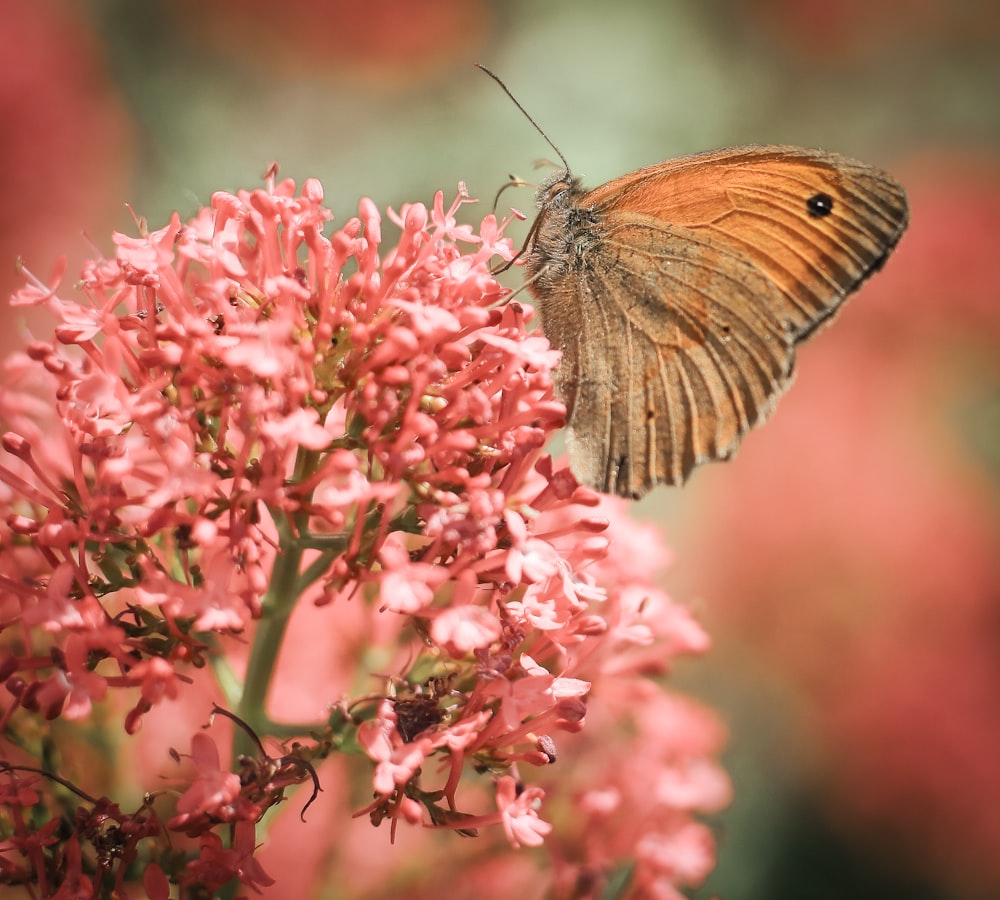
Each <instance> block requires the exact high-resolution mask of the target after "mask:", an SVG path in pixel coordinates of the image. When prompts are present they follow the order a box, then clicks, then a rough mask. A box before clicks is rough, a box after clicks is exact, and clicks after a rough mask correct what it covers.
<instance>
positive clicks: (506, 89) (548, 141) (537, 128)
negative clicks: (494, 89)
mask: <svg viewBox="0 0 1000 900" xmlns="http://www.w3.org/2000/svg"><path fill="white" fill-rule="evenodd" d="M475 66H476V68H477V69H481V70H482V71H483V72H485V73H486V74H487V75H489V76H490V78H492V79H493V80H494V81H495V82H496V83H497V84H499V85H500V87H501V88H503V92H504V93H505V94H506V95H507V96H508V97H510V100H511V102H512V103H513V104H514V106H516V107H517V108H518V109H519V110H521V115H523V116H524V118H526V119H527V120H528V121H529V122H531V124H532V125H533V126H534V129H535V131H537V132H538V133H539V134H540V135H541V136H542V137H543V138H544V139H545V143H546V144H548V145H549V146H550V147H551V148H552V149H553V150H555V151H556V156H558V157H559V158H560V159H561V160H562V164H563V168H564V169H565V170H566V171H567V172H568V171H569V163H568V162H566V157H565V156H563V155H562V151H561V150H560V149H559V148H558V147H557V146H556V145H555V144H553V143H552V139H551V138H550V137H549V136H548V135H547V134H546V133H545V132H544V131H542V127H541V125H539V124H538V123H537V122H536V121H535V120H534V119H533V118H531V116H529V115H528V111H527V110H526V109H525V108H524V107H523V106H521V104H520V103H519V102H518V99H517V97H515V96H514V95H513V94H512V93H511V92H510V88H509V87H507V85H505V84H504V83H503V82H502V81H501V80H500V76H499V75H494V74H493V73H492V72H491V71H490V70H489V69H487V68H486V66H483V65H480V64H479V63H475Z"/></svg>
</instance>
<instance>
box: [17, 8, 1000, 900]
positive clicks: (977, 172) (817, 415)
mask: <svg viewBox="0 0 1000 900" xmlns="http://www.w3.org/2000/svg"><path fill="white" fill-rule="evenodd" d="M0 13H2V19H0V21H2V27H0V60H3V68H2V72H0V123H2V125H0V128H2V132H3V140H2V141H0V183H2V184H3V190H2V191H0V263H2V264H0V293H2V294H3V295H4V296H6V295H7V294H9V292H10V291H11V290H12V289H13V288H14V287H15V286H16V285H17V284H18V279H17V276H16V274H15V272H14V259H15V257H16V256H18V255H21V256H22V257H23V258H24V260H25V262H26V264H27V266H28V267H29V268H30V269H31V271H32V272H34V273H35V274H36V275H37V276H39V277H41V278H43V279H45V278H47V277H48V274H49V272H50V270H51V269H52V266H53V264H54V263H55V261H56V259H57V257H59V256H60V255H66V256H68V258H69V266H70V268H69V271H70V273H71V274H72V273H73V272H74V271H75V268H74V267H75V266H78V264H79V261H80V260H82V259H83V258H85V257H86V256H88V255H91V254H92V253H93V246H92V245H96V246H97V247H98V248H100V249H101V250H103V251H110V249H111V246H110V240H109V233H110V229H111V228H118V229H121V230H127V231H134V228H135V226H134V224H133V221H132V215H133V212H134V214H135V215H136V216H142V217H145V218H147V219H148V220H149V221H150V222H151V223H153V224H154V225H159V224H160V223H162V222H164V221H165V220H166V217H167V216H168V214H169V213H170V212H171V211H172V210H174V209H178V210H180V211H181V213H182V214H183V213H185V212H191V211H192V210H194V209H195V208H196V206H198V205H199V204H200V203H202V202H205V201H206V200H207V199H208V197H209V195H210V193H211V192H212V191H214V190H217V189H235V188H238V187H254V186H257V185H258V184H260V179H261V175H262V173H263V172H264V171H265V170H266V168H267V167H268V165H269V164H270V163H271V162H272V161H275V160H276V161H278V162H279V163H280V166H281V172H282V174H284V175H288V176H291V177H293V178H295V179H296V180H299V181H301V180H302V179H303V178H305V177H307V176H317V177H319V178H320V179H321V180H322V181H323V183H324V186H325V189H326V195H327V199H328V202H329V204H330V205H331V206H332V207H333V208H334V210H336V211H338V219H339V220H340V221H343V220H344V219H346V218H348V217H349V216H350V215H351V214H352V213H353V211H354V210H355V209H356V204H357V201H358V199H359V197H360V196H362V195H368V196H371V197H372V198H373V199H374V200H375V201H376V203H377V204H378V205H379V206H382V207H385V206H387V205H393V206H397V207H398V206H399V204H401V203H403V202H406V201H417V200H422V201H425V202H430V201H431V200H432V199H433V196H434V193H435V191H437V190H439V189H440V190H443V191H444V192H445V195H446V196H447V197H451V196H452V195H453V194H454V192H455V189H456V186H457V183H458V181H459V180H463V181H465V182H466V183H467V184H468V187H469V191H470V192H471V194H472V195H473V196H477V197H480V198H483V201H484V203H483V205H482V212H484V213H485V212H486V211H488V208H489V205H490V202H491V200H492V198H493V196H494V194H495V192H496V190H497V188H498V187H499V186H500V185H501V184H503V182H504V181H505V179H506V178H507V176H508V173H510V172H515V173H517V174H518V175H520V176H522V177H524V178H527V179H529V180H530V179H532V178H534V177H537V176H536V174H535V171H534V169H533V168H532V164H533V161H534V160H535V159H537V158H540V157H551V156H552V152H551V150H550V148H549V147H547V146H546V145H545V144H544V142H543V141H542V140H541V138H540V137H539V136H538V135H537V134H536V133H535V132H534V131H533V130H532V128H531V127H530V125H529V124H528V123H527V122H526V121H525V119H524V118H523V117H522V116H521V115H520V113H519V112H518V111H517V110H516V109H515V108H514V106H513V105H512V104H511V103H510V102H509V100H508V99H507V98H506V97H505V96H504V95H503V94H502V92H501V91H500V90H499V89H498V88H497V87H496V85H494V84H493V83H492V82H490V81H489V80H488V79H487V78H485V77H484V76H483V75H481V74H480V73H479V72H477V71H476V70H475V69H474V68H472V63H473V62H484V63H487V64H488V65H490V66H491V67H492V68H493V69H494V70H495V71H496V72H498V73H499V74H501V75H502V76H503V77H504V79H505V80H506V81H507V83H508V84H509V86H510V88H511V90H512V91H514V92H515V93H516V95H517V96H518V97H519V99H520V100H521V102H522V103H523V104H524V106H525V107H526V108H527V109H528V110H529V111H530V112H531V114H532V115H533V116H534V117H535V118H536V120H537V121H538V122H539V123H540V124H541V125H542V127H543V128H544V129H545V130H546V131H547V132H548V134H549V135H550V136H551V137H552V139H553V140H554V141H556V143H557V144H558V145H559V147H560V148H561V150H562V152H563V153H564V154H565V155H566V157H567V158H568V159H569V160H570V162H571V163H572V165H573V168H574V170H575V171H576V172H577V173H578V174H582V175H584V176H585V178H586V180H587V182H588V183H590V184H592V185H597V184H599V183H601V182H603V181H605V180H607V179H609V178H611V177H614V176H616V175H619V174H622V173H623V172H626V171H628V170H631V169H634V168H638V167H639V166H642V165H647V164H650V163H654V162H657V161H659V160H661V159H663V158H666V157H670V156H676V155H680V154H683V153H687V152H692V151H695V150H701V149H708V148H711V147H717V146H724V145H728V144H739V143H750V142H760V143H791V144H800V145H805V146H818V147H824V148H827V149H832V150H838V151H840V152H842V153H846V154H848V155H852V156H857V157H860V158H862V159H866V160H868V161H871V162H873V163H876V164H879V165H881V166H883V167H884V168H887V169H889V170H890V171H892V172H893V173H894V174H895V175H896V176H897V177H898V178H899V179H900V180H902V181H903V182H904V184H905V185H906V186H907V189H908V191H909V194H910V198H911V205H912V224H911V227H910V230H909V232H908V233H907V235H906V236H905V237H904V239H903V242H902V244H901V245H900V247H899V249H898V251H897V252H896V254H895V255H894V256H893V257H892V259H891V260H890V262H889V264H888V265H887V267H886V269H885V271H884V273H882V274H881V275H879V276H878V277H877V278H875V279H874V280H873V281H871V282H870V283H869V284H867V285H866V286H865V288H864V289H863V290H862V291H861V292H860V293H859V294H858V295H857V296H856V297H855V298H854V299H853V300H852V301H851V302H850V303H849V304H848V307H847V309H846V311H845V312H844V313H843V314H842V315H841V316H840V318H839V319H838V320H837V322H836V323H835V325H834V326H833V327H831V328H829V329H828V330H826V331H824V332H823V333H822V334H821V335H820V336H819V337H818V338H817V339H816V340H815V342H813V343H812V344H810V345H809V346H808V347H807V348H806V349H805V350H804V352H803V353H802V354H801V356H800V360H799V363H800V365H799V377H798V380H797V383H796V384H795V386H794V387H793V388H792V390H791V392H790V394H789V395H788V396H787V397H786V398H785V399H784V400H783V402H782V403H781V404H780V406H779V408H778V411H777V413H776V415H775V416H774V417H773V420H772V421H771V422H770V423H769V424H768V425H767V426H766V427H765V428H763V429H762V430H760V431H759V432H755V433H754V434H752V435H751V436H750V437H749V438H748V439H747V440H746V442H745V444H744V447H743V448H742V449H741V451H740V454H739V455H738V457H737V458H736V459H735V461H733V462H731V463H728V464H726V465H716V466H708V467H706V468H705V469H703V470H702V471H699V472H698V473H696V475H695V477H694V478H693V480H692V482H691V483H690V485H689V486H688V487H686V488H684V489H683V490H669V489H660V490H657V491H655V492H653V494H651V495H650V496H649V497H647V498H646V499H645V500H644V501H642V502H641V503H639V504H637V505H636V508H635V514H636V515H638V516H642V517H646V518H650V519H656V520H659V521H662V522H663V523H664V525H665V527H666V528H667V529H668V533H669V536H670V540H671V543H672V546H673V547H674V548H675V551H676V560H675V562H674V565H673V568H672V573H671V578H670V583H669V587H670V589H671V590H672V592H673V593H674V595H675V596H677V597H678V598H682V599H684V600H686V601H688V602H690V603H691V604H693V605H694V606H695V607H696V608H697V609H698V611H699V613H700V615H701V616H702V617H703V618H704V620H705V621H706V622H707V623H708V625H709V628H710V630H711V632H712V634H713V635H714V638H715V647H714V650H713V652H712V654H711V655H710V657H709V658H707V659H701V660H697V661H693V662H691V663H690V664H687V665H685V666H684V667H683V668H682V669H681V670H679V671H678V672H677V673H676V679H677V683H679V684H681V685H683V686H684V688H685V689H686V690H687V691H689V692H690V693H692V694H694V695H696V696H698V697H700V698H702V699H703V700H704V701H706V702H708V703H710V704H712V705H714V706H715V707H716V708H717V709H719V710H720V711H721V712H722V715H723V716H724V718H725V720H726V722H727V724H728V728H729V731H730V738H729V747H728V750H727V752H726V764H727V767H728V769H729V771H730V773H731V774H732V776H733V779H734V782H735V788H736V799H735V801H734V803H733V804H732V806H731V808H730V809H728V810H727V811H726V812H725V813H724V814H723V815H721V816H720V817H719V818H718V820H717V822H716V823H715V824H716V828H717V833H718V838H719V864H718V868H717V870H716V872H715V873H714V874H713V876H712V877H711V879H710V880H709V882H708V883H707V884H706V885H705V886H704V888H703V889H701V890H700V891H699V892H698V894H697V896H698V897H702V898H709V897H713V896H716V895H721V896H722V897H724V898H726V900H744V898H745V900H784V898H788V900H802V898H806V900H809V898H816V900H827V898H841V897H844V898H887V897H906V898H911V900H952V898H955V900H980V898H982V900H989V898H996V897H998V896H1000V263H998V260H997V257H998V255H1000V103H998V100H997V98H998V94H1000V4H997V3H996V2H995V0H905V2H904V0H881V2H878V3H873V2H870V0H744V2H738V0H702V2H697V3H696V2H689V3H684V2H681V0H671V2H663V0H658V2H653V0H650V2H639V0H616V2H613V3H612V2H608V3H598V2H593V0H591V2H586V0H576V2H571V0H557V2H546V3H540V2H528V0H518V2H507V3H502V2H499V0H496V2H487V0H420V2H414V0H367V2H361V3H359V2H356V0H354V2H347V0H282V2H281V3H275V2H273V0H170V2H144V3H136V2H134V0H94V2H77V3H70V2H57V0H0ZM503 200H504V203H508V204H513V205H516V206H519V207H520V208H521V209H524V210H525V211H526V212H529V213H530V206H531V203H532V198H531V193H530V191H528V190H521V191H511V192H508V193H506V194H504V197H503ZM126 203H128V204H129V206H130V209H128V208H126V206H125V204H126ZM130 210H131V211H130ZM523 233H524V228H523V227H522V228H521V230H520V232H518V231H517V230H516V229H515V230H513V231H512V234H513V235H515V236H517V235H518V234H522V235H523ZM516 282H517V277H516V273H515V275H514V277H513V282H512V283H516ZM0 315H2V317H3V318H2V321H3V323H4V326H5V327H3V328H2V329H0V351H2V352H7V351H9V350H10V349H11V348H12V347H13V346H15V344H16V343H18V342H19V341H20V333H21V332H22V330H23V329H24V328H28V329H30V328H31V327H32V325H33V321H32V319H31V318H30V317H25V315H24V313H23V312H18V313H16V314H15V313H12V312H11V311H10V310H9V309H7V308H6V307H4V308H3V309H2V312H0ZM35 327H39V328H40V327H41V326H38V325H36V326H35ZM372 840H373V841H376V842H379V844H380V846H382V845H385V846H384V853H386V854H391V853H392V850H390V849H389V848H388V846H387V841H386V836H385V835H384V834H382V833H373V836H372ZM289 852H292V853H294V848H292V849H291V850H290V851H289Z"/></svg>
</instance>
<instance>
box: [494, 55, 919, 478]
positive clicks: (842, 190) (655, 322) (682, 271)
mask: <svg viewBox="0 0 1000 900" xmlns="http://www.w3.org/2000/svg"><path fill="white" fill-rule="evenodd" d="M488 74H490V73H488ZM508 93H509V92H508ZM516 102H517V101H516V100H515V103H516ZM526 115H527V114H526ZM529 119H530V117H529ZM536 127H537V126H536ZM539 130H540V129H539ZM542 135H543V137H545V135H544V132H543V133H542ZM546 140H548V138H546ZM550 143H551V142H550ZM553 146H554V145H553ZM556 152H557V153H558V152H559V151H558V149H557V148H556ZM560 158H561V154H560ZM563 165H564V167H563V168H562V169H560V170H559V171H557V172H555V173H554V174H552V175H551V176H550V177H549V178H547V179H546V180H545V181H544V182H543V183H542V184H541V186H540V187H539V189H538V191H537V194H536V205H537V207H538V215H537V218H536V219H535V222H534V224H533V226H532V228H531V231H530V232H529V236H528V241H527V243H526V245H525V250H524V258H525V263H524V265H525V271H526V274H527V283H528V286H529V289H530V290H531V292H532V293H533V294H534V296H535V297H536V298H537V300H538V305H539V308H540V311H541V316H542V330H543V332H544V333H545V335H546V337H548V339H549V341H550V343H551V344H552V345H553V346H555V347H557V348H558V349H559V350H561V351H562V358H561V361H560V362H559V364H558V366H557V367H556V369H555V371H554V373H553V380H554V384H555V391H556V395H557V396H558V397H559V399H560V400H561V401H562V402H563V403H564V404H565V406H566V427H567V431H566V444H567V448H568V451H569V458H570V468H571V470H572V471H573V474H574V475H575V476H576V478H577V480H578V481H579V482H581V483H582V484H586V485H589V486H590V487H593V488H596V489H597V490H600V491H604V492H607V493H616V494H620V495H622V496H624V497H632V498H638V497H641V496H642V495H643V494H645V493H646V492H647V491H649V490H650V489H651V488H652V487H654V486H655V485H658V484H674V485H679V484H682V483H683V482H684V481H685V480H686V479H687V478H688V476H689V475H690V474H691V471H692V469H694V468H695V466H698V465H700V464H701V463H704V462H707V461H709V460H721V459H728V458H729V457H731V456H732V455H733V453H734V452H735V451H736V448H737V447H738V446H739V443H740V441H741V440H742V438H743V436H744V435H745V434H746V432H747V431H748V430H749V429H750V428H752V427H754V426H755V425H758V424H760V423H761V422H763V421H764V420H765V419H766V418H767V417H768V416H769V415H770V413H771V412H772V410H773V409H774V406H775V403H776V401H777V399H778V397H779V396H780V395H781V394H782V393H783V392H784V391H785V390H786V389H787V388H788V386H789V384H790V382H791V380H792V371H793V367H794V362H795V349H796V347H797V346H798V345H799V344H800V343H801V342H802V341H804V340H806V339H807V338H809V337H810V336H811V335H812V334H814V333H815V331H816V330H817V329H818V328H819V327H820V326H821V325H822V324H823V323H825V322H827V321H829V320H830V319H831V318H832V317H833V316H834V315H835V314H836V312H837V310H838V309H839V308H840V306H841V304H842V303H843V302H844V300H845V299H846V298H847V295H848V294H850V293H851V292H852V291H854V290H856V289H857V288H858V286H859V285H860V284H861V283H862V281H864V279H865V278H866V277H868V276H869V275H870V274H872V273H873V272H875V271H877V270H878V269H879V268H880V267H881V265H882V263H883V262H884V261H885V259H886V257H887V256H888V254H889V252H890V251H891V250H892V248H893V247H894V246H895V245H896V243H897V241H899V239H900V237H901V235H902V234H903V230H904V229H905V228H906V224H907V219H908V207H907V202H906V195H905V193H904V191H903V188H902V187H901V186H900V185H899V184H898V183H897V182H896V181H895V180H894V179H893V178H891V177H890V176H889V175H887V174H886V173H885V172H882V171H881V170H879V169H877V168H874V167H873V166H869V165H866V164H865V163H862V162H858V161H856V160H852V159H848V158H847V157H844V156H839V155H837V154H835V153H827V152H824V151H820V150H804V149H800V148H797V147H783V146H759V147H757V146H750V147H735V148H732V149H726V150H715V151H711V152H708V153H701V154H695V155H692V156H685V157H681V158H679V159H674V160H668V161H666V162H662V163H659V164H658V165H654V166H650V167H648V168H644V169H639V170H638V171H635V172H631V173H630V174H628V175H623V176H622V177H621V178H616V179H614V180H612V181H609V182H608V183H607V184H604V185H601V186H600V187H598V188H595V189H594V190H591V191H587V190H585V189H584V188H583V187H581V185H580V182H579V180H578V179H577V178H576V177H574V175H573V174H572V172H571V171H570V169H569V166H568V165H567V164H566V163H565V160H563Z"/></svg>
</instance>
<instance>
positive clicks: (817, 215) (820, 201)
mask: <svg viewBox="0 0 1000 900" xmlns="http://www.w3.org/2000/svg"><path fill="white" fill-rule="evenodd" d="M806 209H807V210H808V211H809V215H810V216H812V217H813V218H814V219H822V218H824V217H826V216H828V215H830V213H832V212H833V197H831V196H830V195H829V194H823V193H819V194H813V195H812V196H811V197H810V198H809V199H808V200H806Z"/></svg>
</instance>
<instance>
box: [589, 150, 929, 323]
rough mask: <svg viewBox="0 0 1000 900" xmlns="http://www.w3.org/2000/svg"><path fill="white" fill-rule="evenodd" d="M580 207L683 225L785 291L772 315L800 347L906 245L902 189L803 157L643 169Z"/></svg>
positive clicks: (736, 158) (840, 162)
mask: <svg viewBox="0 0 1000 900" xmlns="http://www.w3.org/2000/svg"><path fill="white" fill-rule="evenodd" d="M577 202H578V204H579V205H580V206H584V207H587V208H594V209H596V210H598V211H601V212H603V213H606V214H613V213H615V212H622V213H625V214H629V215H645V216H649V217H650V218H653V219H656V220H661V221H665V222H670V223H672V224H674V225H683V226H685V227H687V228H691V229H694V230H695V231H698V232H699V233H703V234H705V235H707V236H709V235H710V236H711V240H712V241H713V242H715V243H718V244H720V245H724V246H726V247H729V248H730V249H732V250H734V251H735V252H737V253H739V254H740V255H741V256H743V257H745V258H746V259H748V260H749V261H750V262H752V263H753V265H754V266H756V267H757V268H758V269H759V270H760V271H761V272H763V273H764V274H765V275H766V276H767V278H768V279H769V280H770V281H772V282H773V283H774V284H776V285H777V286H778V288H779V290H780V291H781V295H782V298H783V301H782V302H781V303H780V304H779V308H778V309H776V310H775V311H776V312H777V313H778V314H779V315H780V317H781V318H782V319H783V320H784V321H786V322H788V323H789V324H790V326H791V328H792V330H793V333H794V334H795V336H796V338H797V339H799V340H801V339H802V338H803V337H806V336H807V335H808V334H809V333H810V332H812V331H813V330H814V329H815V328H816V327H817V326H818V325H819V324H821V323H822V322H823V321H825V320H826V319H828V318H829V317H830V316H831V315H833V313H835V312H836V310H837V308H838V307H839V306H840V304H841V303H842V302H843V301H844V299H845V298H846V297H847V295H848V294H849V293H850V292H851V291H853V290H855V289H856V288H857V286H858V285H859V284H860V283H861V281H863V280H864V278H865V277H866V276H867V275H869V274H870V273H871V272H873V271H876V270H877V269H878V268H879V267H880V266H881V264H882V262H883V261H884V260H885V258H886V256H888V254H889V252H890V251H891V250H892V248H893V247H894V246H895V245H896V243H897V241H898V240H899V238H900V237H901V236H902V234H903V231H904V229H905V228H906V223H907V221H908V216H909V211H908V207H907V203H906V195H905V193H904V191H903V188H902V186H901V185H900V184H899V183H898V182H896V181H895V180H894V179H893V178H891V177H890V176H889V175H887V174H886V173H885V172H882V171H881V170H880V169H876V168H875V167H873V166H869V165H866V164H865V163H862V162H858V161H856V160H853V159H848V158H847V157H844V156H840V155H838V154H835V153H826V152H824V151H820V150H804V149H801V148H798V147H735V148H731V149H728V150H715V151H711V152H709V153H700V154H695V155H693V156H686V157H681V158H680V159H675V160H669V161H667V162H664V163H660V164H659V165H656V166H650V167H649V168H646V169H640V170H638V171H636V172H633V173H631V174H629V175H625V176H624V177H622V178H618V179H615V180H614V181H609V182H608V183H607V184H604V185H602V186H601V187H599V188H596V189H595V190H593V191H590V192H589V193H587V194H585V195H584V196H582V197H581V198H579V200H578V201H577Z"/></svg>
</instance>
